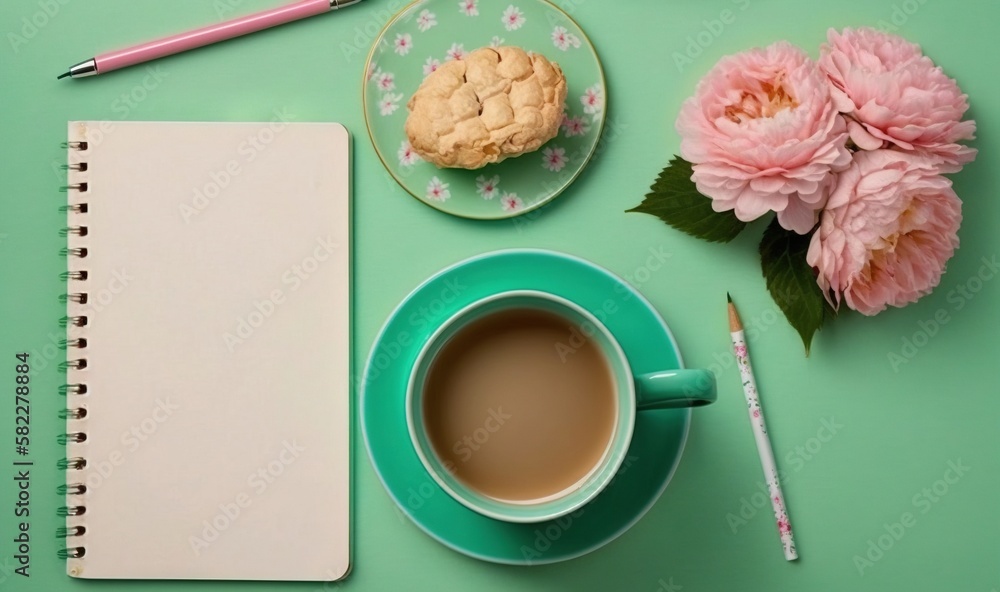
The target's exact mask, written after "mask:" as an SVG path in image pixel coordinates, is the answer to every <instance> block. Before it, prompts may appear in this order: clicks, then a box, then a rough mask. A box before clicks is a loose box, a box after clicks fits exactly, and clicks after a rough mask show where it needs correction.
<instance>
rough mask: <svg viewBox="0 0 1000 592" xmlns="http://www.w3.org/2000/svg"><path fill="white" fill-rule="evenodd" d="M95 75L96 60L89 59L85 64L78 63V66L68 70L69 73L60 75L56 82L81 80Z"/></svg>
mask: <svg viewBox="0 0 1000 592" xmlns="http://www.w3.org/2000/svg"><path fill="white" fill-rule="evenodd" d="M95 74H97V60H95V59H93V58H91V59H89V60H87V61H86V62H80V63H79V64H77V65H75V66H73V67H72V68H70V69H69V72H66V73H65V74H61V75H60V76H59V77H58V78H57V80H61V79H63V78H67V77H68V78H83V77H85V76H94V75H95Z"/></svg>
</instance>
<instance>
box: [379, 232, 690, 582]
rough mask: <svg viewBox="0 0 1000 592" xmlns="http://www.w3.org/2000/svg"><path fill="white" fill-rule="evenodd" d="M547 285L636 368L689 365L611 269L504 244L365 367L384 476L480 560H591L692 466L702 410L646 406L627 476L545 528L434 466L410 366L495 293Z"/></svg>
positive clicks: (439, 278) (396, 319)
mask: <svg viewBox="0 0 1000 592" xmlns="http://www.w3.org/2000/svg"><path fill="white" fill-rule="evenodd" d="M509 290H541V291H545V292H550V293H553V294H556V295H558V296H562V297H564V298H567V299H570V300H572V301H574V302H576V303H577V304H579V305H580V306H582V307H584V308H586V309H587V310H589V311H591V312H592V313H594V314H595V315H598V317H599V318H600V319H601V320H602V321H603V322H604V324H605V326H607V328H608V329H609V330H610V331H611V333H613V334H614V336H615V338H616V339H617V340H618V341H619V343H620V344H621V346H622V349H624V351H625V355H626V357H628V359H629V363H630V364H631V366H632V370H633V371H634V372H635V373H636V374H642V373H646V372H652V371H655V370H667V369H673V368H682V367H683V364H682V361H681V356H680V353H679V352H678V350H677V344H676V343H675V342H674V339H673V336H672V335H671V334H670V329H668V328H667V325H666V323H664V321H663V319H662V318H661V317H660V315H659V314H658V313H657V312H656V310H655V309H654V308H653V306H652V305H651V304H650V303H649V302H648V301H647V300H646V299H645V298H644V297H643V296H642V295H641V294H640V293H639V292H637V291H636V290H634V289H633V288H632V287H631V286H630V285H629V284H628V283H626V282H625V281H624V280H622V279H620V278H619V277H617V276H615V275H614V274H612V273H611V272H609V271H607V270H605V269H603V268H601V267H598V266H596V265H594V264H592V263H590V262H587V261H584V260H583V259H579V258H576V257H572V256H570V255H565V254H562V253H556V252H552V251H542V250H532V249H515V250H506V251H497V252H494V253H488V254H485V255H481V256H477V257H473V258H471V259H467V260H465V261H462V262H460V263H457V264H455V265H453V266H451V267H448V268H447V269H444V270H442V271H440V272H438V273H437V274H436V275H434V276H433V277H431V278H430V279H428V280H427V281H425V282H424V283H423V284H421V285H420V286H418V287H417V288H416V289H415V290H414V291H413V292H412V293H411V294H410V295H409V296H407V298H406V299H405V300H404V301H403V302H402V303H401V304H400V305H399V306H398V307H397V308H396V310H395V311H394V312H393V313H392V315H391V316H390V317H389V320H388V321H386V324H385V326H383V327H382V330H381V332H380V333H379V335H378V337H377V338H376V339H375V343H374V345H373V346H372V350H371V353H370V355H369V356H368V362H367V364H366V366H365V373H364V383H363V385H362V396H361V425H362V430H363V432H364V438H365V445H366V446H367V447H368V454H369V455H370V456H371V459H372V464H373V465H374V467H375V472H376V473H377V474H378V476H379V479H380V480H381V481H382V484H383V485H384V486H385V489H386V491H388V492H389V495H390V496H391V497H392V499H393V501H395V502H396V504H397V505H398V506H399V507H400V509H401V510H402V511H403V512H404V513H405V514H406V515H407V516H409V517H410V519H412V520H413V522H414V523H416V525H417V526H419V527H420V528H421V529H423V530H424V531H425V532H426V533H427V534H428V535H430V536H431V537H433V538H434V539H436V540H437V541H438V542H440V543H442V544H443V545H446V546H448V547H450V548H452V549H454V550H456V551H458V552H459V553H464V554H466V555H469V556H471V557H475V558H477V559H482V560H485V561H492V562H496V563H507V564H514V565H538V564H543V563H554V562H557V561H565V560H567V559H573V558H574V557H579V556H581V555H584V554H586V553H589V552H591V551H594V550H596V549H598V548H600V547H602V546H604V545H606V544H608V543H609V542H611V541H613V540H614V539H616V538H618V536H620V535H621V534H623V533H624V532H625V531H626V530H628V529H629V528H630V527H631V526H632V525H633V524H635V523H636V522H637V521H638V520H639V519H640V518H642V516H643V515H644V514H645V513H646V512H647V511H648V510H649V509H650V508H651V507H652V505H653V504H654V503H655V502H656V500H657V499H658V498H659V497H660V494H661V493H663V490H664V489H666V487H667V483H669V482H670V477H671V476H672V475H673V473H674V470H675V469H676V468H677V464H678V462H679V461H680V457H681V453H682V451H683V449H684V442H685V440H686V439H687V433H688V427H689V426H690V423H691V411H690V410H689V409H681V410H660V411H644V412H642V413H640V414H638V415H637V418H636V424H635V431H634V434H633V438H632V444H631V446H630V447H629V450H628V453H627V455H626V458H625V461H624V462H623V463H622V468H621V469H620V470H619V472H618V475H617V476H616V477H615V478H614V480H613V481H612V482H611V484H610V485H609V486H608V488H607V489H605V490H604V491H603V492H601V494H600V495H599V496H597V497H596V498H595V499H594V500H593V501H592V502H590V503H589V504H587V505H586V506H584V507H583V508H581V509H579V510H577V511H576V512H574V513H572V514H569V515H566V516H563V517H562V518H558V519H556V520H551V521H549V522H540V523H534V524H524V523H521V524H517V523H508V522H501V521H498V520H494V519H492V518H487V517H486V516H483V515H481V514H478V513H476V512H474V511H472V510H470V509H468V508H467V507H465V506H464V505H462V504H460V503H459V502H457V501H455V499H453V498H452V497H451V496H449V495H448V494H447V493H446V492H445V491H444V490H443V489H441V488H440V487H439V486H438V485H437V483H436V482H435V481H434V479H433V478H432V477H431V475H430V474H429V473H427V471H426V470H425V469H424V466H423V465H422V464H421V462H420V459H419V458H418V457H417V453H416V452H415V451H414V449H413V445H412V444H411V442H410V437H409V434H408V433H407V427H406V415H405V411H406V406H405V400H404V398H405V395H406V385H407V380H408V378H409V373H410V369H411V368H412V367H413V363H414V362H415V360H416V357H417V353H418V352H419V351H420V348H421V346H422V345H423V344H424V342H425V341H426V340H427V338H428V337H429V336H430V335H431V333H432V332H433V331H434V329H435V328H436V327H437V325H438V324H439V323H441V322H442V321H444V320H445V319H447V318H448V317H450V316H451V315H453V314H454V313H455V312H457V311H458V310H459V309H461V308H462V307H464V306H466V305H468V304H470V303H472V302H474V301H476V300H479V299H481V298H483V297H485V296H488V295H491V294H496V293H498V292H504V291H509Z"/></svg>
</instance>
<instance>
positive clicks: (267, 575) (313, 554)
mask: <svg viewBox="0 0 1000 592" xmlns="http://www.w3.org/2000/svg"><path fill="white" fill-rule="evenodd" d="M67 148H68V155H69V156H68V168H69V175H68V176H69V184H68V191H67V194H68V196H69V197H68V204H67V206H66V210H67V216H68V225H67V229H66V231H65V234H66V235H67V242H68V245H67V249H66V255H67V262H68V271H67V273H66V275H65V279H66V280H67V283H68V289H67V298H66V300H67V313H66V317H65V318H64V320H63V324H64V325H66V326H67V342H66V345H67V352H68V355H67V362H66V364H65V366H66V378H67V380H66V385H65V386H64V387H63V389H62V390H63V392H64V394H65V395H66V401H67V405H66V407H67V408H66V410H65V411H64V412H63V415H64V416H65V418H66V423H67V430H66V434H65V435H64V436H63V438H64V439H65V441H66V442H67V456H66V459H65V460H64V461H62V467H63V468H64V469H66V471H67V472H66V485H65V487H63V488H62V491H63V493H65V495H66V505H65V507H64V508H63V509H62V513H63V514H64V515H66V527H65V529H62V530H61V531H60V533H59V534H60V536H63V537H65V540H66V545H65V550H64V551H63V555H64V556H65V557H66V560H67V571H68V573H69V575H71V576H75V577H80V578H128V579H226V580H317V581H319V580H325V581H329V580H336V579H339V578H341V577H343V576H345V575H346V574H347V572H348V570H349V566H350V531H351V524H350V523H351V520H350V454H351V445H350V428H351V419H350V372H351V366H350V240H351V239H350V219H351V211H350V139H349V135H348V133H347V131H346V130H345V129H344V128H343V127H342V126H340V125H338V124H332V123H316V124H313V123H286V122H283V121H280V120H276V121H272V122H270V123H232V124H227V123H140V122H137V123H124V122H113V123H110V122H72V123H70V125H69V141H68V142H67Z"/></svg>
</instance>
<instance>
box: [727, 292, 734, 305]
mask: <svg viewBox="0 0 1000 592" xmlns="http://www.w3.org/2000/svg"><path fill="white" fill-rule="evenodd" d="M726 302H728V303H729V304H732V303H733V297H732V296H730V295H729V292H726Z"/></svg>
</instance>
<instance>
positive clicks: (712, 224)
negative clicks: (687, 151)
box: [627, 156, 747, 243]
mask: <svg viewBox="0 0 1000 592" xmlns="http://www.w3.org/2000/svg"><path fill="white" fill-rule="evenodd" d="M691 172H692V171H691V163H690V162H688V161H686V160H684V159H683V158H681V157H680V156H675V157H674V159H673V160H671V161H670V164H669V165H667V168H665V169H663V170H662V171H661V172H660V176H659V177H657V178H656V182H655V183H653V186H652V187H651V188H650V191H649V193H647V194H646V199H644V200H643V201H642V203H641V204H639V205H638V206H636V207H634V208H632V209H631V210H627V211H629V212H639V213H642V214H652V215H653V216H656V217H657V218H659V219H660V220H663V221H664V222H666V223H667V224H669V225H670V226H673V227H674V228H676V229H677V230H680V231H682V232H686V233H688V234H690V235H691V236H695V237H698V238H701V239H704V240H707V241H711V242H716V243H728V242H729V241H731V240H733V239H734V238H736V235H738V234H739V233H740V232H741V231H742V230H743V229H744V228H746V226H747V223H746V222H741V221H740V220H739V219H737V218H736V215H735V214H733V212H716V211H715V210H713V209H712V200H711V199H709V198H707V197H705V196H704V195H702V194H700V193H698V189H697V188H696V187H695V184H694V181H692V180H691Z"/></svg>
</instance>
